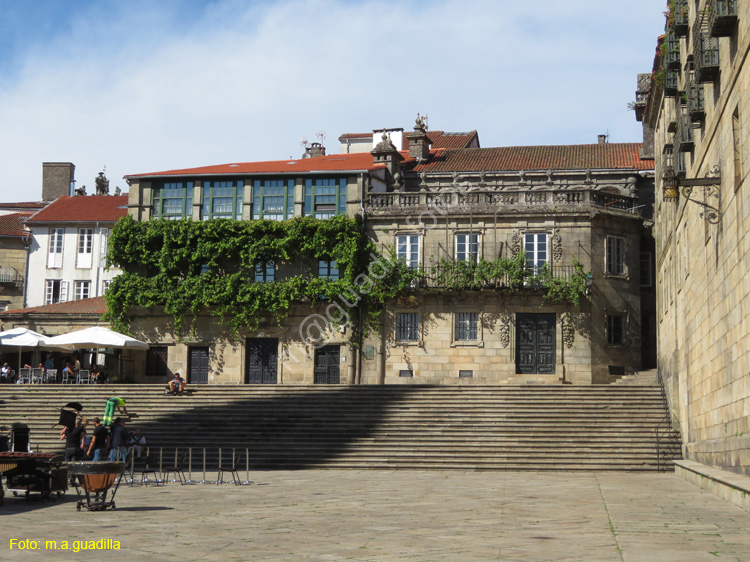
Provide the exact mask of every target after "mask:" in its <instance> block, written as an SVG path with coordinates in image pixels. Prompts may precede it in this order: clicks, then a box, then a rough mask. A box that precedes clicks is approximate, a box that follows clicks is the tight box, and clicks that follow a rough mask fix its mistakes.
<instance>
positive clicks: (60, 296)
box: [25, 195, 128, 307]
mask: <svg viewBox="0 0 750 562" xmlns="http://www.w3.org/2000/svg"><path fill="white" fill-rule="evenodd" d="M127 202H128V198H127V196H126V195H123V196H109V195H91V196H77V197H69V196H65V197H61V198H59V199H57V200H56V201H54V202H53V203H50V204H49V205H47V206H46V207H45V208H44V209H42V210H41V211H39V212H37V213H35V214H34V215H32V216H31V217H29V218H28V219H27V220H26V226H27V227H28V228H29V229H30V230H31V233H32V235H33V241H32V244H31V248H30V251H29V265H28V282H27V283H26V293H25V305H26V306H27V307H34V306H41V305H45V304H54V303H58V302H65V301H71V300H81V299H86V298H91V297H98V296H101V295H103V294H104V292H105V291H106V289H107V286H108V285H109V283H110V282H111V281H112V279H113V278H114V277H116V276H117V275H118V274H119V273H120V270H119V269H107V268H106V260H105V257H106V255H107V241H108V239H109V233H110V230H111V229H112V227H113V226H114V224H115V223H116V222H117V220H118V219H119V218H120V217H123V216H125V214H126V213H127Z"/></svg>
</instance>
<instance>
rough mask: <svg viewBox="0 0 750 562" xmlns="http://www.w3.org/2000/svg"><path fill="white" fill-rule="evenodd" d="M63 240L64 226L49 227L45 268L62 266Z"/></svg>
mask: <svg viewBox="0 0 750 562" xmlns="http://www.w3.org/2000/svg"><path fill="white" fill-rule="evenodd" d="M64 240H65V229H64V228H50V229H49V240H48V248H47V268H48V269H57V268H60V267H62V262H63V249H64V245H63V244H64Z"/></svg>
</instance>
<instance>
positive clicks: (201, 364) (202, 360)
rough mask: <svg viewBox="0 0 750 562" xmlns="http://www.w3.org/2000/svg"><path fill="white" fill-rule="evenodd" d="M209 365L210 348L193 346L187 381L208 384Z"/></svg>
mask: <svg viewBox="0 0 750 562" xmlns="http://www.w3.org/2000/svg"><path fill="white" fill-rule="evenodd" d="M208 366H209V361H208V348H207V347H191V348H190V365H189V366H188V380H187V382H188V383H190V384H207V383H208Z"/></svg>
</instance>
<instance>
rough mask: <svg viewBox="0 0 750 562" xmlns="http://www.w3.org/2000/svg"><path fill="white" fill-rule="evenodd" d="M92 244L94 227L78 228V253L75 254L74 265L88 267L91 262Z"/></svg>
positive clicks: (81, 267)
mask: <svg viewBox="0 0 750 562" xmlns="http://www.w3.org/2000/svg"><path fill="white" fill-rule="evenodd" d="M93 244H94V229H93V228H79V229H78V255H77V256H76V267H78V268H80V269H90V268H91V264H92V262H93V260H92V256H93V255H94V253H93Z"/></svg>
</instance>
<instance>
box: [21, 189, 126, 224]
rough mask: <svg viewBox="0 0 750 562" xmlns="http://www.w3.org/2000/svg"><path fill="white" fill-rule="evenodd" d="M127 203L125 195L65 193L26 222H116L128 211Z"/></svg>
mask: <svg viewBox="0 0 750 562" xmlns="http://www.w3.org/2000/svg"><path fill="white" fill-rule="evenodd" d="M127 205H128V196H127V195H88V196H83V195H79V196H77V197H70V196H68V195H66V196H65V197H60V198H59V199H57V200H55V201H53V202H52V203H50V204H49V205H47V206H46V207H45V208H44V209H42V210H41V211H39V212H38V213H35V214H34V215H32V216H31V217H30V218H29V219H28V220H27V221H26V223H27V224H29V223H41V222H45V223H46V222H117V220H118V219H120V218H121V217H124V216H125V215H126V214H127V213H128V209H127Z"/></svg>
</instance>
